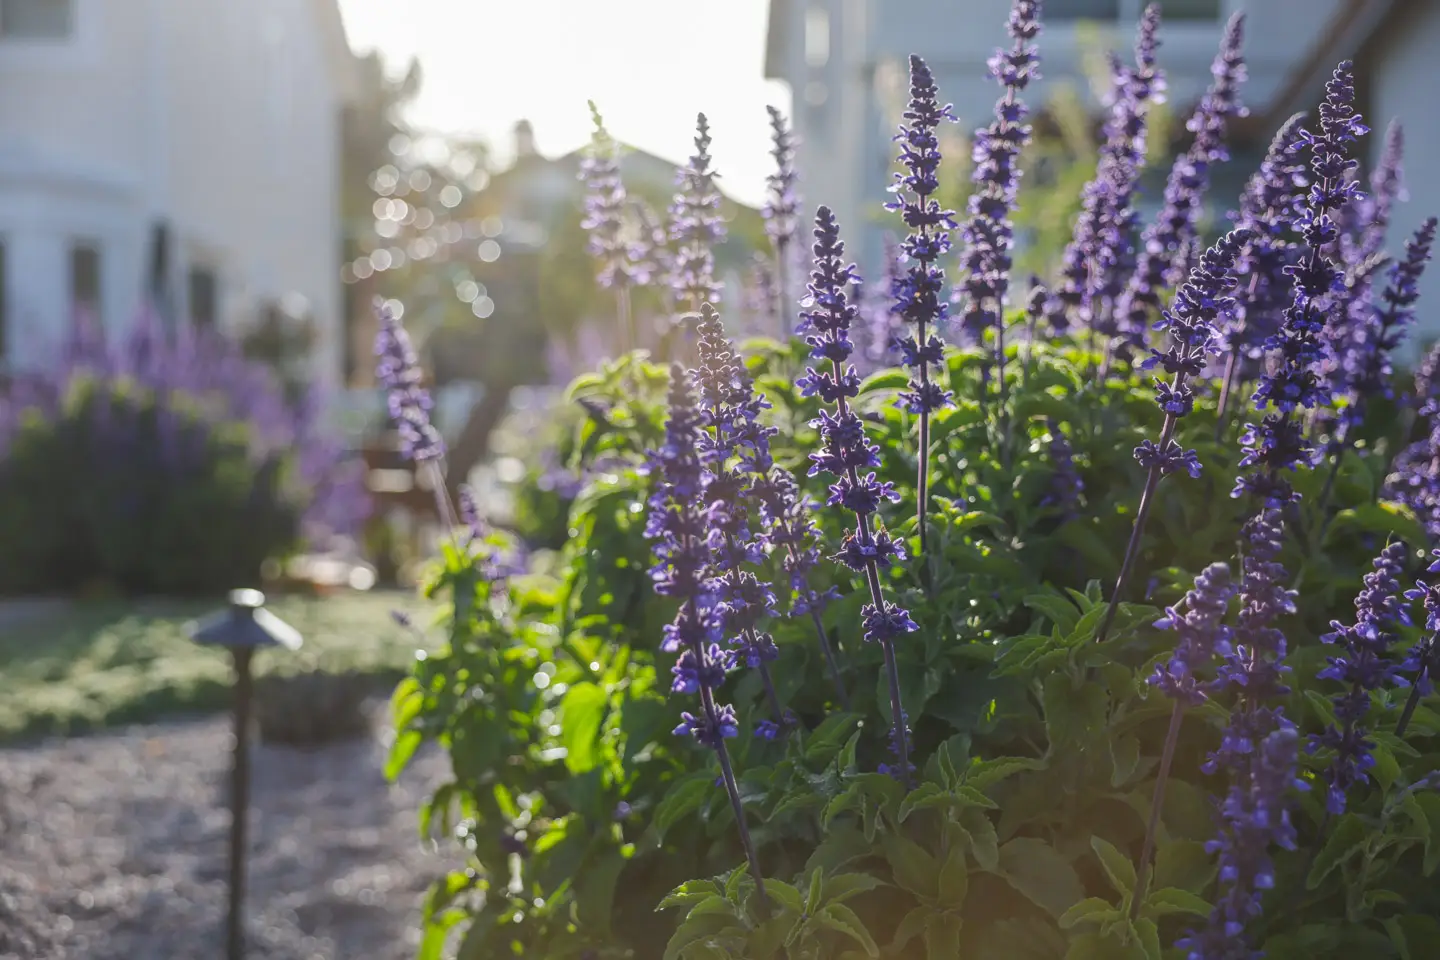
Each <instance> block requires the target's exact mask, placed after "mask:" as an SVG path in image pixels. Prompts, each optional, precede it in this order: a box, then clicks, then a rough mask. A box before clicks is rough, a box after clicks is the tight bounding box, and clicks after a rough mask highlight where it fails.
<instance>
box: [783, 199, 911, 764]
mask: <svg viewBox="0 0 1440 960" xmlns="http://www.w3.org/2000/svg"><path fill="white" fill-rule="evenodd" d="M813 249H814V253H815V266H814V269H813V270H812V272H811V274H810V283H809V287H808V289H809V293H810V296H809V304H810V307H809V309H808V310H807V311H806V319H807V321H808V322H809V324H810V333H809V335H808V336H807V337H806V341H807V342H808V343H809V344H810V356H811V357H812V358H814V359H815V360H816V361H817V362H818V365H819V369H817V368H816V367H810V368H809V369H808V370H807V372H806V374H805V375H804V376H803V377H801V378H800V380H799V381H797V383H798V386H799V387H800V389H801V392H802V393H803V394H804V395H805V396H818V397H819V398H820V400H821V402H822V403H823V404H824V405H825V406H826V407H829V408H833V412H832V410H831V409H822V410H821V413H820V416H819V417H818V418H817V419H816V420H815V421H814V422H813V425H814V426H815V427H816V428H817V429H818V430H819V431H820V437H821V441H822V444H823V446H822V448H821V449H820V450H819V451H818V452H816V453H812V454H811V455H810V460H811V462H812V464H813V465H812V466H811V468H810V473H811V475H812V476H813V475H815V474H819V473H828V474H831V475H832V476H834V477H835V483H833V484H831V485H830V498H829V504H830V505H831V506H838V507H842V508H844V509H845V510H847V511H850V512H852V513H854V514H855V531H854V532H853V533H851V534H850V535H848V536H847V537H846V538H845V542H844V543H843V544H842V545H841V548H840V552H839V553H837V554H836V555H835V556H834V557H833V559H835V560H838V561H839V562H840V563H843V564H844V565H845V566H847V567H849V568H850V569H851V570H853V571H855V572H856V573H859V574H861V575H863V576H864V578H865V582H866V585H867V586H868V587H869V590H870V603H868V604H866V605H865V606H864V607H863V608H862V609H861V611H860V613H861V618H862V621H863V624H864V630H865V639H866V640H867V641H870V642H874V643H878V644H880V646H881V648H882V649H883V651H884V654H885V669H886V673H887V675H888V678H889V686H890V716H891V724H892V736H893V738H894V741H893V742H894V745H895V747H896V752H897V754H898V762H897V764H896V770H897V772H898V773H899V774H900V780H901V782H902V783H904V784H905V785H906V787H907V788H908V787H909V784H910V780H911V777H910V771H911V768H910V761H909V747H908V737H907V735H906V732H905V710H904V704H903V703H902V702H901V698H900V677H899V667H898V664H897V661H896V658H895V640H896V639H898V638H899V637H901V636H902V635H904V634H906V633H911V632H913V631H915V630H918V629H919V627H918V626H917V625H916V624H915V622H914V621H913V620H911V619H910V615H909V613H907V612H906V611H905V610H904V609H902V608H901V607H899V606H897V605H895V604H893V603H890V602H888V601H887V600H886V599H885V595H884V590H883V588H882V587H881V583H880V571H881V570H882V569H884V568H886V567H889V566H890V565H891V564H893V563H895V562H897V561H900V560H903V559H904V558H905V551H904V548H903V547H902V546H901V544H900V543H899V541H897V540H894V539H892V538H891V537H890V535H889V534H888V533H886V532H885V531H884V530H883V529H881V528H880V527H879V526H878V524H876V523H875V522H874V521H875V517H874V515H875V513H876V511H877V510H878V509H879V507H880V503H881V501H883V500H890V501H895V500H898V499H899V494H898V493H896V492H895V488H894V485H893V484H890V483H882V482H881V481H880V480H878V479H876V476H875V473H874V470H873V468H875V467H877V466H879V464H880V451H879V448H878V447H876V446H875V444H873V443H871V442H870V440H869V438H867V437H866V435H865V424H864V421H863V420H861V419H860V417H859V416H858V415H857V414H856V413H855V411H854V410H853V409H852V408H851V407H850V401H851V400H852V399H854V398H855V396H856V395H857V394H858V393H859V390H860V376H859V374H857V373H856V372H855V368H854V367H853V366H851V365H850V364H849V363H848V362H847V361H848V360H849V359H850V355H851V353H852V352H853V351H854V345H853V344H852V343H851V341H850V327H851V324H853V323H854V322H855V319H856V316H857V311H856V309H855V306H854V305H853V304H852V303H850V301H849V296H848V293H847V290H848V288H849V286H850V284H851V282H852V281H853V280H854V277H855V268H854V266H853V265H852V264H846V263H845V261H844V254H845V244H844V243H842V242H841V240H840V229H839V227H838V226H837V225H836V223H835V215H834V214H833V213H831V212H830V208H829V207H821V208H820V209H819V210H818V211H817V212H816V214H815V245H814V248H813ZM862 470H868V471H869V472H867V473H863V474H862V473H861V471H862Z"/></svg>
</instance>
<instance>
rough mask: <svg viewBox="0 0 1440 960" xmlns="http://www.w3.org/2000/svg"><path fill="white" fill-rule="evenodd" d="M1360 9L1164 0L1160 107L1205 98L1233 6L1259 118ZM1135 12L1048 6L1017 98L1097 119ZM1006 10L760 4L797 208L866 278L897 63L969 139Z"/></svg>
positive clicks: (915, 3) (870, 3)
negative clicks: (914, 67) (786, 117)
mask: <svg viewBox="0 0 1440 960" xmlns="http://www.w3.org/2000/svg"><path fill="white" fill-rule="evenodd" d="M1362 2H1366V0H1162V8H1164V9H1165V13H1164V23H1163V26H1162V28H1161V47H1160V63H1161V66H1162V68H1163V69H1164V70H1165V73H1166V78H1167V80H1168V83H1169V94H1168V99H1169V101H1170V103H1171V104H1172V105H1173V106H1174V107H1176V108H1177V109H1178V110H1180V111H1188V110H1189V109H1190V108H1191V107H1192V106H1193V105H1194V103H1195V102H1196V101H1197V100H1198V99H1199V97H1200V95H1201V94H1202V93H1203V92H1204V89H1205V87H1206V85H1207V84H1208V83H1209V81H1210V64H1211V61H1212V60H1213V59H1214V56H1215V52H1216V48H1217V47H1218V43H1219V39H1220V34H1221V30H1222V27H1223V25H1224V23H1225V21H1226V20H1227V19H1228V18H1229V16H1230V15H1231V14H1232V13H1234V12H1235V11H1237V10H1244V11H1245V13H1246V17H1247V24H1246V40H1245V57H1246V61H1247V64H1248V68H1249V79H1248V81H1247V82H1246V85H1245V88H1244V90H1243V93H1242V97H1243V99H1244V101H1245V102H1246V103H1247V104H1248V105H1249V106H1250V107H1251V108H1252V110H1260V111H1264V109H1265V108H1266V106H1267V105H1268V104H1269V103H1270V102H1271V101H1273V100H1274V99H1275V98H1276V97H1277V96H1278V95H1279V94H1280V92H1281V91H1282V90H1283V89H1284V88H1285V86H1286V83H1287V80H1288V78H1289V77H1290V75H1291V73H1292V71H1293V70H1294V69H1295V66H1296V64H1297V62H1299V61H1300V60H1302V59H1303V58H1304V57H1305V56H1307V54H1309V53H1310V51H1311V50H1312V48H1313V47H1314V46H1315V45H1316V43H1317V42H1318V41H1319V39H1320V38H1321V36H1322V35H1323V34H1324V33H1325V31H1326V28H1327V25H1328V24H1329V23H1330V21H1331V20H1332V18H1333V17H1334V16H1335V14H1336V12H1337V11H1338V10H1340V9H1341V8H1342V7H1345V6H1346V5H1352V4H1357V3H1362ZM1425 2H1429V0H1425ZM1144 6H1145V0H1046V3H1045V4H1044V14H1043V19H1044V25H1045V26H1044V32H1043V33H1042V34H1041V36H1040V39H1039V45H1040V61H1041V62H1040V72H1041V75H1042V79H1041V80H1040V81H1039V82H1038V83H1036V84H1035V85H1033V86H1032V87H1031V89H1030V91H1028V92H1027V100H1029V101H1030V103H1031V105H1032V107H1033V106H1036V105H1039V104H1042V103H1043V102H1044V101H1045V99H1046V98H1047V97H1048V96H1050V95H1051V94H1052V93H1053V92H1054V91H1055V90H1056V89H1057V88H1058V87H1059V86H1060V85H1062V84H1063V85H1067V86H1069V87H1070V88H1072V89H1074V90H1075V91H1076V92H1077V93H1079V94H1080V95H1081V96H1082V98H1083V99H1084V100H1085V101H1086V102H1087V103H1089V105H1090V106H1091V107H1092V109H1094V110H1096V111H1097V112H1098V110H1099V109H1100V104H1099V102H1098V98H1097V96H1096V93H1097V91H1096V90H1095V89H1094V88H1093V85H1092V83H1091V80H1090V78H1091V76H1093V75H1094V74H1095V73H1096V70H1097V68H1098V69H1099V70H1100V71H1102V72H1101V74H1100V75H1101V76H1104V73H1103V71H1104V62H1103V60H1102V59H1101V55H1102V54H1103V51H1104V50H1106V49H1109V50H1115V51H1116V52H1118V53H1119V54H1120V56H1121V57H1122V58H1123V59H1124V60H1125V61H1127V62H1133V54H1132V48H1133V46H1134V37H1135V26H1136V24H1137V22H1138V20H1139V17H1140V12H1141V10H1142V9H1143V8H1144ZM1010 7H1011V2H1010V0H771V13H770V24H769V37H768V38H767V51H766V63H765V71H766V76H767V77H771V78H774V79H780V80H784V81H786V82H788V83H789V84H790V86H791V89H792V91H793V93H794V103H795V107H794V110H795V118H794V122H795V128H796V132H797V134H798V136H799V138H800V141H801V145H800V148H799V166H800V170H801V175H802V178H803V184H802V188H803V190H804V193H805V198H806V203H807V206H808V207H809V208H810V209H811V210H813V209H814V207H815V205H816V204H819V203H827V204H829V205H830V206H831V207H832V208H834V209H835V212H836V214H837V216H840V217H841V226H842V229H843V230H844V232H845V234H846V235H847V237H848V238H849V239H850V241H851V243H850V247H851V253H852V254H853V255H854V256H856V257H857V258H858V259H859V261H860V263H861V265H862V267H865V268H867V269H865V270H863V271H862V272H864V273H865V275H867V276H870V275H878V274H877V273H876V271H877V270H878V264H879V261H880V258H881V247H882V243H881V241H882V236H883V234H884V232H885V231H887V230H888V231H892V232H903V230H902V225H901V224H900V222H899V220H898V217H897V215H895V214H888V213H885V212H884V211H883V209H882V204H883V203H884V202H885V201H886V200H887V199H888V195H887V194H886V192H885V191H886V188H887V187H888V186H889V185H890V171H891V169H892V166H893V163H894V160H895V156H896V145H895V143H894V142H893V139H892V138H893V136H894V133H895V127H896V124H897V123H898V122H899V121H900V111H901V110H903V109H904V106H905V100H906V98H907V95H908V82H909V73H908V58H909V55H910V54H912V53H914V54H919V55H920V56H922V57H924V58H925V59H926V62H927V63H928V64H929V66H930V68H931V70H932V72H933V73H934V74H935V79H936V83H937V85H938V87H939V90H940V99H941V102H949V103H952V104H954V107H955V114H956V116H957V117H959V118H960V123H959V124H958V125H957V126H956V127H954V128H951V129H949V130H947V131H942V132H944V133H946V134H947V135H950V136H952V137H955V138H956V139H957V140H958V139H960V138H963V137H967V136H968V135H969V134H970V133H971V132H973V131H974V130H975V129H976V128H978V127H982V126H984V125H986V124H988V123H989V122H990V120H991V112H992V110H993V108H994V104H995V100H996V99H997V97H998V96H999V94H1000V88H999V87H998V86H997V85H996V83H995V82H994V81H993V80H992V79H991V78H990V77H989V75H988V73H987V68H986V61H987V60H988V59H989V57H990V56H991V54H993V53H994V51H995V49H996V47H998V46H1002V45H1003V46H1009V43H1010V41H1009V38H1008V37H1007V36H1006V34H1005V22H1006V18H1007V16H1008V15H1009V10H1010ZM943 148H944V144H943V143H942V150H943ZM952 149H953V148H952ZM1262 149H1263V145H1262ZM947 159H948V158H947ZM957 159H958V161H960V162H962V163H965V162H968V160H967V158H964V157H960V158H957Z"/></svg>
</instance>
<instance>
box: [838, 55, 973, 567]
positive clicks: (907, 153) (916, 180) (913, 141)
mask: <svg viewBox="0 0 1440 960" xmlns="http://www.w3.org/2000/svg"><path fill="white" fill-rule="evenodd" d="M944 121H949V122H952V123H953V122H954V121H955V117H954V114H953V113H952V112H951V108H950V105H949V104H948V103H947V104H945V105H944V106H941V105H940V101H939V99H938V92H937V90H936V87H935V79H934V77H933V76H931V73H930V68H929V67H928V66H926V64H925V61H924V60H922V59H920V58H919V57H916V56H911V57H910V103H909V106H908V108H907V109H906V111H905V122H904V123H902V124H901V125H900V132H899V133H898V134H897V135H896V136H895V140H896V141H897V142H898V143H900V144H901V145H902V146H901V148H900V162H901V164H903V165H904V167H905V170H904V172H900V173H896V174H895V183H894V184H892V185H891V187H890V191H891V192H892V193H894V194H896V195H897V199H895V200H893V201H891V202H890V203H887V204H886V205H885V206H886V209H888V210H898V211H899V212H900V214H901V216H902V217H903V218H904V220H905V225H906V226H907V227H909V228H910V234H909V235H908V236H906V238H905V239H904V240H903V241H902V242H901V244H900V250H901V253H902V255H903V256H904V258H905V260H906V262H907V263H908V264H909V266H908V268H907V269H906V271H905V274H904V279H903V280H902V281H900V282H898V283H894V284H892V286H891V290H890V293H891V295H893V296H894V297H895V298H896V308H897V311H898V313H899V315H900V318H901V319H902V320H903V321H904V322H905V323H907V324H910V325H913V326H914V328H915V333H914V335H912V336H909V337H906V338H905V339H903V340H901V341H900V350H901V353H902V355H903V357H904V363H905V365H906V366H907V367H910V368H911V369H912V370H913V371H914V374H913V376H912V377H911V379H910V383H909V386H908V389H907V390H906V391H904V392H903V393H901V394H900V400H899V405H900V406H902V407H903V408H905V409H906V410H909V411H910V412H911V413H914V414H916V415H918V416H919V418H920V425H919V426H920V437H919V451H918V456H917V458H916V459H917V460H918V461H919V478H918V481H917V485H916V498H915V501H916V502H915V513H916V517H917V522H918V526H919V535H920V553H921V555H922V556H923V555H924V553H925V541H926V538H927V533H926V523H925V516H926V513H927V512H928V511H929V502H928V501H929V477H930V454H929V447H930V415H931V414H932V413H934V412H935V411H936V410H939V409H940V408H941V407H943V406H945V405H947V404H948V403H949V402H950V394H949V393H948V392H947V391H945V390H943V389H941V387H940V386H939V385H938V384H936V383H935V382H934V381H932V380H931V379H930V368H931V367H932V366H935V365H938V364H940V363H941V362H943V360H944V348H945V345H944V343H943V342H942V341H941V339H940V338H939V337H937V336H935V334H934V332H933V331H934V330H936V329H939V328H941V325H942V324H944V322H945V320H946V318H947V317H948V315H949V313H948V305H947V304H946V302H945V300H944V298H943V297H942V296H941V292H942V289H943V287H944V285H945V275H944V272H943V271H942V270H941V269H940V267H939V266H937V261H938V260H939V259H940V257H941V256H943V255H944V254H945V253H947V252H948V251H949V250H950V231H951V230H953V229H955V221H954V219H953V218H954V211H952V210H946V209H944V208H943V207H941V206H940V201H939V200H938V199H936V198H935V196H934V195H935V192H936V191H937V190H939V188H940V180H939V178H938V177H937V175H936V174H937V171H938V170H939V167H940V141H939V138H938V137H937V136H936V133H935V131H936V129H937V128H938V127H939V126H940V124H941V123H942V122H944ZM847 329H848V328H847Z"/></svg>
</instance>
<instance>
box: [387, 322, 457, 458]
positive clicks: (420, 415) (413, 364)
mask: <svg viewBox="0 0 1440 960" xmlns="http://www.w3.org/2000/svg"><path fill="white" fill-rule="evenodd" d="M375 319H376V322H377V323H378V325H379V330H378V331H377V332H376V334H375V379H376V380H378V381H379V382H380V385H381V386H382V387H384V388H385V393H386V400H387V403H388V406H389V410H390V419H391V420H393V421H394V422H395V428H396V430H398V431H399V433H400V449H401V453H403V454H404V456H405V459H407V460H411V461H413V462H415V463H417V464H423V463H428V462H430V461H438V460H440V459H441V458H442V457H444V456H445V441H444V440H442V439H441V438H440V432H439V431H438V430H436V429H435V427H434V425H433V424H432V423H431V422H430V411H431V409H432V408H433V407H434V403H433V402H432V401H431V399H430V392H429V391H428V390H426V389H425V388H424V387H423V386H421V383H422V382H423V377H422V375H421V373H420V360H419V358H418V357H417V356H416V355H415V348H414V347H413V346H411V344H410V335H409V334H408V333H406V332H405V328H404V327H403V326H401V324H400V321H399V320H398V319H397V318H396V317H395V314H394V312H393V311H392V310H391V309H390V307H389V306H387V305H386V303H385V301H383V300H381V299H380V298H378V297H377V298H376V299H375Z"/></svg>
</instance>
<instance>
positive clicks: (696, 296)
mask: <svg viewBox="0 0 1440 960" xmlns="http://www.w3.org/2000/svg"><path fill="white" fill-rule="evenodd" d="M695 131H696V132H695V154H694V155H693V156H692V157H691V158H690V160H689V162H688V163H686V165H685V166H684V167H683V168H682V169H681V171H680V173H679V177H678V187H679V189H678V190H677V191H676V194H675V198H674V200H672V201H671V203H670V240H671V241H672V242H673V244H674V254H673V258H672V260H671V263H670V287H671V291H672V292H673V293H674V295H675V298H676V300H677V301H678V302H679V303H680V305H681V306H682V307H683V308H685V309H687V310H692V311H697V312H698V311H699V309H700V304H702V303H706V302H709V303H716V302H718V301H719V298H720V284H719V283H718V282H717V281H716V280H715V254H714V247H715V245H716V244H717V243H719V242H720V241H721V240H724V239H725V222H724V221H723V220H722V219H721V217H720V191H719V190H717V189H716V187H715V180H716V179H717V174H716V173H715V171H714V170H712V169H711V167H710V122H709V121H708V120H706V119H705V114H703V113H702V114H700V115H699V116H697V117H696V119H695Z"/></svg>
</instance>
